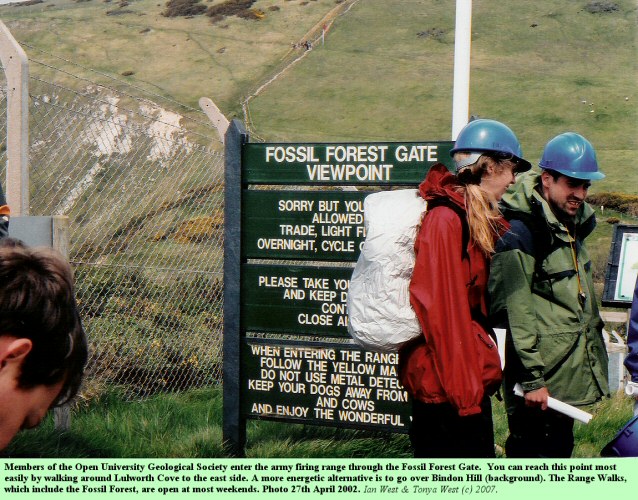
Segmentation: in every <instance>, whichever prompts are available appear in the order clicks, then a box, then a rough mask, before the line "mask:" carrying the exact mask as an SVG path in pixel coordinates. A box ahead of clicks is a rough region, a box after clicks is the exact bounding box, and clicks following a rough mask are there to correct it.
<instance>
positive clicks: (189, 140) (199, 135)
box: [0, 59, 224, 397]
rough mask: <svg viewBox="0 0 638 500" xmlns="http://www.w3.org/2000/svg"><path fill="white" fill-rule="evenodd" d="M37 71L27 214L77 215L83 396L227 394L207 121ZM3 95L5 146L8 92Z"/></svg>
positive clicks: (217, 189)
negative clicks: (114, 391) (116, 391)
mask: <svg viewBox="0 0 638 500" xmlns="http://www.w3.org/2000/svg"><path fill="white" fill-rule="evenodd" d="M29 72H30V78H29V95H30V97H29V127H30V134H29V135H30V140H29V142H30V145H29V164H30V186H29V191H30V215H65V216H68V217H69V222H70V238H71V240H70V242H69V258H70V260H71V263H72V264H73V266H74V269H75V273H76V280H77V295H78V303H79V306H80V308H81V314H82V317H83V321H84V326H85V329H86V331H87V335H88V337H89V342H90V361H89V371H88V377H87V383H86V389H85V390H86V391H87V392H91V391H100V390H101V388H102V387H103V386H104V385H105V384H114V385H118V386H121V387H123V388H124V389H125V392H126V393H127V394H128V395H129V396H130V397H138V396H145V395H150V394H153V393H156V392H159V391H170V390H182V389H187V388H192V387H202V386H207V385H213V384H217V383H219V382H220V381H221V366H222V363H221V358H222V283H223V279H222V272H223V271H222V265H223V254H222V252H223V190H224V186H223V173H224V172H223V168H224V162H223V154H222V148H221V145H220V144H219V142H215V140H216V139H215V137H216V136H217V135H216V134H217V133H216V131H215V129H214V128H213V127H212V125H210V124H209V125H206V126H204V125H205V124H206V122H207V118H206V116H205V115H204V114H203V113H200V114H198V115H197V116H196V117H195V118H194V119H193V118H192V116H193V110H188V114H189V115H190V116H189V117H186V116H184V115H181V114H179V113H178V112H176V111H173V110H172V109H171V107H172V108H174V107H175V106H167V107H162V106H160V105H159V104H157V103H156V102H155V101H156V100H150V99H145V98H139V95H135V94H136V91H137V90H139V89H137V88H131V87H126V86H124V87H123V86H122V82H119V83H118V84H117V87H118V89H122V88H123V90H118V89H116V88H115V86H114V85H112V84H111V83H110V82H107V83H106V84H104V83H101V82H100V83H96V81H93V80H89V79H87V78H86V76H85V75H83V76H82V77H79V76H77V77H76V76H74V75H73V73H72V72H70V71H69V70H68V69H63V68H62V67H60V68H55V67H52V66H51V65H49V64H44V63H39V62H38V61H34V60H33V59H32V60H31V61H30V67H29ZM137 94H139V92H137ZM0 97H1V99H2V101H1V102H0V127H2V130H1V133H2V134H3V137H6V89H4V90H3V91H2V96H0ZM168 104H169V105H170V104H173V103H172V102H169V103H168ZM0 155H3V156H4V155H6V147H4V145H3V146H2V147H1V148H0ZM0 160H5V161H2V165H5V164H6V158H1V157H0ZM3 169H4V167H3ZM2 174H3V177H2V178H4V172H2Z"/></svg>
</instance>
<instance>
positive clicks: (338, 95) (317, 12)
mask: <svg viewBox="0 0 638 500" xmlns="http://www.w3.org/2000/svg"><path fill="white" fill-rule="evenodd" d="M212 3H221V0H216V1H215V2H212ZM354 3H355V5H354V7H353V8H352V9H351V10H350V11H348V13H347V14H346V15H344V16H341V17H338V18H337V19H336V21H335V23H334V25H333V26H332V27H331V30H330V31H329V32H328V36H327V38H326V44H325V45H324V46H322V45H321V44H315V49H314V50H313V51H312V52H311V53H309V54H307V56H306V57H305V58H304V59H303V60H302V61H300V62H299V63H298V64H295V65H294V66H293V67H292V68H291V69H290V70H289V71H287V72H286V73H284V74H283V75H282V76H281V77H280V78H278V79H277V80H276V81H275V82H273V83H272V84H270V85H269V86H267V87H266V88H265V89H264V90H263V91H262V92H261V93H260V95H259V96H257V97H256V98H255V99H253V100H252V101H251V102H250V117H251V120H252V124H251V125H252V127H253V129H254V131H255V132H256V133H257V134H258V135H259V136H260V137H263V138H265V139H267V140H271V141H291V142H301V141H349V140H364V141H365V140H371V141H373V140H424V139H425V140H438V139H447V138H449V136H450V129H451V102H452V95H451V94H452V90H451V89H452V78H453V51H454V9H453V8H452V7H451V5H450V3H449V2H446V1H443V0H410V1H405V0H358V1H357V0H355V1H354ZM586 3H587V2H586V1H585V0H582V1H580V2H564V1H561V0H540V1H535V2H529V1H527V0H512V1H509V2H503V1H502V0H485V1H481V2H475V3H474V10H473V20H472V23H473V24H472V38H473V45H472V73H471V98H470V111H471V113H472V114H477V115H479V116H485V117H493V118H497V119H500V120H503V121H505V122H506V123H508V124H509V125H510V126H511V127H512V128H513V129H514V130H515V131H516V132H517V134H518V135H519V138H520V140H521V142H522V144H523V150H524V152H525V153H526V155H527V156H528V157H529V158H530V159H531V160H532V161H533V162H536V161H538V158H539V156H540V153H541V150H542V147H543V145H544V143H545V142H546V141H547V140H548V139H549V138H550V137H552V136H553V135H555V134H557V133H559V132H562V131H565V130H568V129H571V130H575V131H578V132H580V133H582V134H584V135H585V136H586V137H588V138H589V139H590V140H591V141H592V142H593V143H594V145H595V146H596V148H597V151H598V154H599V157H600V160H601V163H602V165H603V168H604V170H605V171H606V172H607V173H608V177H607V179H605V180H604V181H601V182H599V183H596V184H594V187H593V191H622V192H629V193H638V172H637V171H636V169H627V168H626V167H627V166H628V165H631V164H632V163H633V159H634V158H635V157H636V152H637V151H638V139H637V137H638V134H637V132H638V107H637V106H636V100H637V99H638V95H637V93H636V88H635V81H636V76H637V75H636V64H635V60H636V54H637V51H636V39H637V38H636V5H635V2H633V1H632V0H618V1H617V2H616V3H617V4H618V5H619V7H620V10H619V11H617V12H612V13H608V14H590V13H588V12H586V11H585V10H584V9H583V7H584V6H585V5H586ZM335 5H336V4H335V2H334V0H316V1H310V2H302V1H300V0H292V1H287V0H274V1H273V0H269V1H266V0H259V1H257V2H256V3H255V5H254V6H255V7H259V8H261V9H263V10H264V11H265V12H266V13H267V15H266V17H265V19H263V20H262V21H254V20H253V21H251V20H244V19H240V18H237V17H234V16H233V17H229V18H226V19H225V20H223V21H222V22H220V23H218V24H215V25H212V24H211V23H210V22H209V19H208V18H207V17H205V16H196V17H194V18H192V19H185V18H165V17H163V16H161V15H160V14H161V12H162V11H163V10H164V2H159V3H158V2H157V1H156V0H134V1H132V2H131V3H130V5H128V6H127V7H125V8H124V9H118V6H117V5H115V4H113V3H104V2H98V1H97V0H91V1H88V2H78V3H76V2H73V1H72V0H60V1H58V2H56V3H55V4H53V3H51V0H48V1H47V2H45V3H44V4H39V5H35V6H24V7H0V18H2V19H3V20H4V21H5V23H6V24H7V25H8V27H9V28H10V29H11V31H12V32H13V34H14V36H15V37H16V38H17V39H18V40H19V41H21V42H24V43H26V44H28V45H29V46H31V47H35V48H34V49H31V48H29V47H27V52H28V54H29V55H30V57H32V58H33V59H38V60H51V58H50V56H48V55H46V54H42V53H40V52H39V51H38V50H37V49H44V50H46V51H48V52H51V53H53V54H55V55H58V56H62V57H65V58H67V59H69V60H72V61H74V62H77V63H79V64H82V65H83V66H85V67H87V68H93V69H96V70H98V71H101V72H104V73H107V74H111V75H114V76H117V77H119V78H120V79H123V80H126V81H127V82H130V83H133V84H135V85H139V86H140V87H143V88H146V89H149V90H152V91H153V92H157V93H158V94H161V95H163V96H168V97H171V98H173V99H175V100H177V101H179V102H183V103H185V104H187V105H189V106H191V107H194V108H197V101H198V99H199V97H201V96H208V97H211V98H213V100H214V101H215V102H216V103H217V104H218V106H219V107H220V109H221V110H222V111H223V112H224V113H225V114H226V115H227V116H229V117H232V116H239V117H243V114H242V111H241V101H242V100H243V98H245V96H246V95H249V94H250V93H251V91H254V90H255V89H256V88H257V87H259V85H260V84H261V83H263V82H265V81H267V80H268V79H269V78H270V77H271V76H272V75H273V74H275V73H277V72H278V71H279V70H280V69H281V68H282V67H283V65H284V64H285V62H286V61H289V60H290V58H291V56H293V55H295V54H297V55H299V54H300V53H302V52H301V50H300V49H298V50H297V51H293V50H292V49H291V43H292V42H298V41H300V40H302V39H304V36H305V34H306V33H307V32H308V31H309V30H311V29H312V28H313V27H316V25H317V24H318V23H320V22H321V21H322V19H323V18H324V16H325V15H326V14H327V13H328V12H330V11H331V10H332V9H334V8H335ZM269 7H278V8H279V10H277V11H271V10H269ZM118 10H124V11H130V12H129V13H124V14H121V15H106V13H107V11H118ZM428 30H439V31H440V35H439V36H436V37H425V36H417V34H419V33H423V32H427V31H428ZM125 71H133V72H134V74H133V75H131V76H128V77H122V76H121V73H123V72H125ZM92 77H93V78H96V76H95V75H94V74H93V76H92ZM626 98H627V99H626ZM582 101H585V102H584V103H583V102H582ZM592 111H593V112H592Z"/></svg>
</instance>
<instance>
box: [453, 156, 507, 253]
mask: <svg viewBox="0 0 638 500" xmlns="http://www.w3.org/2000/svg"><path fill="white" fill-rule="evenodd" d="M490 166H491V167H492V168H493V169H494V172H496V173H499V172H502V171H503V170H504V169H505V168H507V167H510V166H512V167H513V166H514V164H513V163H512V162H511V161H510V160H502V159H498V158H494V157H492V156H490V155H489V154H484V155H481V157H480V158H479V159H478V160H477V161H476V162H475V163H473V164H472V165H469V166H467V167H465V168H463V169H461V171H460V172H459V173H458V174H457V179H458V182H459V187H458V189H459V191H460V192H462V193H463V194H464V196H465V210H466V212H467V223H468V226H469V229H470V241H472V242H473V243H474V244H475V245H477V246H478V247H479V248H480V249H481V250H482V251H483V253H484V254H485V255H487V256H490V255H491V254H493V253H494V243H495V241H496V237H497V236H498V234H499V233H500V232H501V230H502V229H503V225H502V219H501V211H500V210H499V208H498V202H497V200H496V199H494V197H493V195H491V194H490V193H488V192H487V191H485V190H484V189H482V188H481V186H480V184H481V179H482V178H483V176H484V175H485V172H486V171H487V168H488V167H490Z"/></svg>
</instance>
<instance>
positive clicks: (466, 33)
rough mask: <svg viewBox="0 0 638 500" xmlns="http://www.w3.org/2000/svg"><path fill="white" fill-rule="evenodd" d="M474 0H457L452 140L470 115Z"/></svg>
mask: <svg viewBox="0 0 638 500" xmlns="http://www.w3.org/2000/svg"><path fill="white" fill-rule="evenodd" d="M471 45H472V0H456V28H455V32H454V90H453V93H452V140H453V141H455V140H456V137H457V136H458V135H459V132H460V131H461V129H462V128H463V127H464V126H465V125H466V124H467V121H468V118H469V115H470V48H471Z"/></svg>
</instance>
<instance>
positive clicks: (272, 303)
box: [241, 264, 352, 337]
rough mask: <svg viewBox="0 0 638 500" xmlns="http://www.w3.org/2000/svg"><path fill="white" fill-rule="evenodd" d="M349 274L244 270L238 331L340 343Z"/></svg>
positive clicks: (297, 269) (250, 266) (345, 269)
mask: <svg viewBox="0 0 638 500" xmlns="http://www.w3.org/2000/svg"><path fill="white" fill-rule="evenodd" d="M351 275H352V268H350V267H316V266H280V265H260V264H244V265H243V266H242V290H241V293H242V297H243V302H242V312H241V318H242V325H243V328H245V329H246V330H249V331H262V332H278V333H297V334H302V335H309V336H310V335H311V336H315V335H324V336H332V337H344V336H347V335H348V332H347V324H348V315H347V312H346V300H347V297H348V286H349V284H350V276H351Z"/></svg>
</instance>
